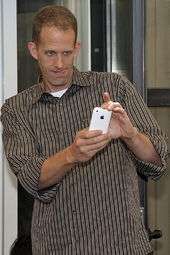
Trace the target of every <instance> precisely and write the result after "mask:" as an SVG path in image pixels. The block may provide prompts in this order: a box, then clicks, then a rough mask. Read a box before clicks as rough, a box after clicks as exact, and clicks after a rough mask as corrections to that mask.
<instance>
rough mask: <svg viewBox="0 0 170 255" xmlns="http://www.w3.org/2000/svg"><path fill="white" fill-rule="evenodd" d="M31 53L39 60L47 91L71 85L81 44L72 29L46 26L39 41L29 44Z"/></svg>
mask: <svg viewBox="0 0 170 255" xmlns="http://www.w3.org/2000/svg"><path fill="white" fill-rule="evenodd" d="M28 48H29V50H30V53H31V55H32V56H33V57H34V58H35V59H36V60H37V61H38V63H39V66H40V69H41V73H42V76H43V81H44V84H45V86H46V90H47V91H58V90H62V89H65V88H67V87H68V86H69V84H70V81H71V78H72V73H73V62H74V59H75V57H76V56H77V54H78V51H79V48H80V44H79V43H75V33H74V31H73V30H72V29H69V30H66V31H62V30H58V29H57V28H56V27H54V26H53V27H48V26H45V27H43V28H42V31H41V33H40V39H39V42H38V43H36V44H35V43H34V42H30V43H29V44H28Z"/></svg>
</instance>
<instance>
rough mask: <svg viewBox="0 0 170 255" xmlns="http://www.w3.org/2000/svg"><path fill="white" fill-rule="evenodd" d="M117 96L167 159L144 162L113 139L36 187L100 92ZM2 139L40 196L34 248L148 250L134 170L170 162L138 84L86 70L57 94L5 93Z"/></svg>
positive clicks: (71, 254) (39, 254)
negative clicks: (42, 186) (45, 166)
mask: <svg viewBox="0 0 170 255" xmlns="http://www.w3.org/2000/svg"><path fill="white" fill-rule="evenodd" d="M105 91H108V92H109V93H110V95H111V98H112V100H114V101H118V102H120V104H122V106H123V107H124V109H125V110H126V111H127V113H128V115H129V117H130V118H131V121H132V123H133V125H135V126H136V127H137V128H138V130H140V131H141V132H143V133H145V134H146V135H148V136H149V137H150V139H151V141H152V143H153V144H154V146H155V148H156V150H157V151H158V153H159V154H160V157H161V160H162V165H161V166H157V165H154V164H150V163H146V162H142V161H140V160H138V159H137V158H135V156H134V155H133V154H132V153H131V152H130V151H129V150H128V149H127V147H126V145H125V144H124V143H123V142H122V141H121V140H120V139H117V140H113V141H111V142H110V143H109V144H108V145H107V146H106V147H105V148H104V149H103V150H102V151H101V152H99V153H97V154H96V155H95V156H94V157H93V158H92V159H91V160H89V161H88V162H85V163H82V164H78V165H77V166H76V167H75V168H74V169H72V171H71V172H69V173H68V174H67V175H66V176H65V177H64V178H63V179H62V181H60V183H57V184H56V185H54V186H52V187H49V188H48V189H46V190H43V191H39V190H38V180H39V176H40V170H41V166H42V164H43V162H44V160H45V159H46V158H48V157H49V156H50V155H53V154H55V153H56V152H59V151H60V150H62V149H64V148H66V147H67V146H69V145H70V144H71V143H72V142H73V140H74V137H75V134H76V132H77V131H78V130H81V129H83V128H86V127H88V126H89V122H90V118H91V113H92V110H93V108H94V107H96V106H100V105H101V104H102V93H103V92H105ZM1 113H2V114H1V121H2V124H3V141H4V147H5V152H6V156H7V159H8V161H9V164H10V166H11V169H12V171H13V172H14V173H15V174H16V176H17V178H18V180H19V181H20V183H21V184H22V186H23V187H24V188H25V189H26V190H27V191H28V192H29V193H30V194H31V195H32V196H33V197H34V198H35V203H34V210H33V219H32V245H33V255H76V254H77V255H88V254H92V255H93V254H94V255H98V254H101V255H111V254H112V255H114V254H115V255H144V254H148V253H150V252H151V247H150V244H149V241H148V237H147V233H146V230H145V228H144V225H143V222H142V219H141V215H140V210H139V205H140V204H139V190H138V177H137V171H139V172H140V173H142V174H144V175H146V176H148V177H152V178H153V179H157V178H159V177H160V176H161V175H162V174H163V172H164V171H165V169H166V157H167V148H166V142H165V138H164V135H163V133H162V131H161V130H160V128H159V126H158V124H157V123H156V121H155V119H154V118H153V116H152V115H151V113H150V112H149V110H148V109H147V107H146V106H145V104H144V102H143V100H142V99H141V97H140V96H139V95H138V93H137V92H136V90H135V89H134V86H133V85H132V84H130V82H129V81H128V80H126V79H124V78H122V77H121V76H120V75H118V74H113V73H107V74H106V73H96V72H87V73H81V72H78V71H77V70H76V69H74V74H73V80H72V86H71V87H70V88H69V89H68V90H67V92H66V93H65V94H64V95H63V96H62V97H61V98H60V99H58V98H54V97H53V96H51V95H49V94H47V93H44V91H43V89H42V86H41V84H38V85H35V86H33V87H31V88H29V89H27V90H25V91H24V92H22V93H20V94H18V95H16V96H14V97H12V98H10V99H8V100H7V101H6V103H5V104H4V105H3V107H2V109H1Z"/></svg>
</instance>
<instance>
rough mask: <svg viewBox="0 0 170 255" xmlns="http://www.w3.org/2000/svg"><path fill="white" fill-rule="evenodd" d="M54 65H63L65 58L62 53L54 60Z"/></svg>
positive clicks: (58, 66)
mask: <svg viewBox="0 0 170 255" xmlns="http://www.w3.org/2000/svg"><path fill="white" fill-rule="evenodd" d="M54 66H55V67H57V68H62V67H63V58H62V56H61V55H60V54H58V55H57V56H56V58H55V60H54Z"/></svg>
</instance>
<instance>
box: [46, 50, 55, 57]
mask: <svg viewBox="0 0 170 255" xmlns="http://www.w3.org/2000/svg"><path fill="white" fill-rule="evenodd" d="M45 54H46V55H47V56H49V57H51V56H54V55H55V52H54V51H46V52H45Z"/></svg>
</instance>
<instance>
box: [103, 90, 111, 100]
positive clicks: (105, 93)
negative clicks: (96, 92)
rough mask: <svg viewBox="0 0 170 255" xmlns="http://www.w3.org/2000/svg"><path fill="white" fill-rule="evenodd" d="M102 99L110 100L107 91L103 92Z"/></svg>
mask: <svg viewBox="0 0 170 255" xmlns="http://www.w3.org/2000/svg"><path fill="white" fill-rule="evenodd" d="M103 100H104V102H108V101H111V99H110V95H109V93H108V92H104V93H103Z"/></svg>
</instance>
